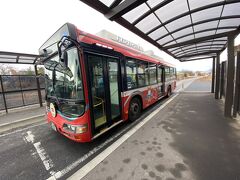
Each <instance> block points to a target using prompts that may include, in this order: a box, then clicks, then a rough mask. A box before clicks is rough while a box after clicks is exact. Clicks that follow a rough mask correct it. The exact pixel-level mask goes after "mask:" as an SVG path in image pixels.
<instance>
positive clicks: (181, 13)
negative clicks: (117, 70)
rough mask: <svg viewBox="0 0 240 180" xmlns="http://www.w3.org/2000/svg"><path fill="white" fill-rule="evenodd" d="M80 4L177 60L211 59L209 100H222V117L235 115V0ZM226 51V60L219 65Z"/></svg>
mask: <svg viewBox="0 0 240 180" xmlns="http://www.w3.org/2000/svg"><path fill="white" fill-rule="evenodd" d="M80 1H82V2H84V3H85V4H87V5H89V6H90V7H92V8H94V9H95V10H97V11H99V12H101V13H102V14H104V15H105V17H106V18H108V19H109V20H111V21H115V22H117V23H118V24H120V25H122V26H123V27H125V28H127V29H128V30H130V31H132V32H133V33H135V34H137V35H138V36H140V37H141V38H143V39H145V40H146V41H148V42H150V43H151V44H153V45H154V46H156V47H158V48H159V49H160V50H162V51H164V52H166V53H167V54H169V55H171V56H172V57H174V58H175V59H178V60H179V61H181V62H186V61H194V60H201V59H208V58H211V59H213V68H212V92H213V93H214V92H215V98H216V99H219V98H221V97H222V96H223V95H224V96H225V107H224V114H225V116H226V117H231V116H232V115H234V116H235V115H236V113H237V112H240V105H239V104H240V100H239V99H240V98H239V91H240V87H239V84H240V83H239V76H240V73H239V72H240V70H239V69H240V65H239V63H240V53H239V52H236V54H237V55H236V54H234V39H235V38H236V36H237V35H238V34H239V32H240V0H211V1H209V0H201V1H199V0H80ZM226 48H227V56H228V58H227V61H226V63H221V64H220V54H221V53H222V52H223V51H224V50H225V49H226ZM236 57H237V58H236ZM235 59H237V63H236V64H237V66H236V67H235ZM223 83H224V84H223ZM234 92H235V93H234ZM232 107H233V108H232Z"/></svg>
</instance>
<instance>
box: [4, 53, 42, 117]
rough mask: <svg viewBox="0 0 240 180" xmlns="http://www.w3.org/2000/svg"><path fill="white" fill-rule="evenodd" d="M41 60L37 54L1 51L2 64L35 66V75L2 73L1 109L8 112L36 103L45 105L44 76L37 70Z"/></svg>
mask: <svg viewBox="0 0 240 180" xmlns="http://www.w3.org/2000/svg"><path fill="white" fill-rule="evenodd" d="M39 60H40V57H39V55H35V54H25V53H15V52H4V51H0V64H12V65H17V64H25V65H32V66H34V75H17V74H14V75H13V74H7V75H6V74H5V75H1V74H0V110H5V111H6V113H7V112H8V109H11V108H17V107H22V106H27V105H32V104H36V103H39V105H40V107H42V106H43V97H42V94H43V92H44V77H42V76H40V75H39V74H38V71H37V66H38V64H39V62H40V61H39ZM33 96H34V97H33Z"/></svg>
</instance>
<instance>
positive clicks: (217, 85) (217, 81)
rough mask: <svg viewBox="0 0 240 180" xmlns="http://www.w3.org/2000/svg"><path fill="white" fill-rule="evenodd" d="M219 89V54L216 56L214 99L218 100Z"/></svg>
mask: <svg viewBox="0 0 240 180" xmlns="http://www.w3.org/2000/svg"><path fill="white" fill-rule="evenodd" d="M219 89H220V54H217V61H216V86H215V99H219Z"/></svg>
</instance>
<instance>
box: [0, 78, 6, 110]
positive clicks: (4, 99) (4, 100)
mask: <svg viewBox="0 0 240 180" xmlns="http://www.w3.org/2000/svg"><path fill="white" fill-rule="evenodd" d="M0 85H1V89H2V96H3V103H4V107H5V111H6V113H8V108H7V102H6V97H5V92H4V88H3V80H2V76H1V75H0Z"/></svg>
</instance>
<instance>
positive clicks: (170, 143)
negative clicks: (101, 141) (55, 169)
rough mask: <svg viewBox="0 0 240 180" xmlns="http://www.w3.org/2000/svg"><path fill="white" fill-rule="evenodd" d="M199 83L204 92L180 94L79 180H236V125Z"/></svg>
mask: <svg viewBox="0 0 240 180" xmlns="http://www.w3.org/2000/svg"><path fill="white" fill-rule="evenodd" d="M197 82H198V80H197V81H196V82H195V85H199V83H197ZM201 83H202V85H203V86H204V87H202V86H201V87H202V89H203V92H202V93H197V91H196V92H193V90H194V89H196V90H198V89H199V88H195V87H192V88H193V89H190V90H191V91H190V90H187V91H186V92H183V93H180V94H179V95H178V96H177V97H176V98H175V99H174V100H173V101H171V102H170V103H169V104H168V105H167V106H166V107H165V108H163V109H162V110H161V111H160V112H158V113H157V114H156V115H155V116H154V117H153V118H152V119H151V120H150V121H148V122H147V123H146V124H145V125H144V126H142V127H141V128H140V129H139V130H138V131H137V132H136V133H135V134H133V135H132V136H131V137H129V138H128V139H127V140H126V141H125V142H124V143H122V144H121V145H120V146H119V147H118V148H117V149H116V150H115V151H114V152H113V153H111V154H110V155H109V156H108V157H107V158H106V159H105V160H103V161H102V162H101V163H99V164H98V165H96V167H95V168H94V169H93V170H92V171H90V172H89V173H88V174H87V175H86V176H85V177H84V178H83V179H86V180H98V179H99V180H102V179H107V180H111V179H120V180H126V179H130V180H132V179H136V180H139V179H142V180H147V179H149V180H150V179H156V180H174V179H182V180H195V179H196V180H237V179H240V124H239V123H238V122H237V121H236V120H232V119H227V118H224V116H223V109H222V107H223V104H221V101H216V100H215V99H214V97H213V94H211V93H207V92H204V91H205V90H206V87H208V86H207V85H206V84H205V83H208V80H206V81H205V83H204V81H203V82H201ZM199 86H200V85H199ZM189 88H191V87H190V86H189ZM81 173H82V172H81V170H79V171H78V172H76V173H75V174H74V175H73V176H72V177H71V178H72V179H74V178H75V179H78V178H77V177H79V175H80V174H81Z"/></svg>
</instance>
